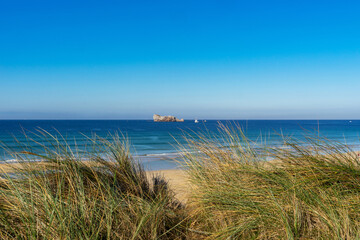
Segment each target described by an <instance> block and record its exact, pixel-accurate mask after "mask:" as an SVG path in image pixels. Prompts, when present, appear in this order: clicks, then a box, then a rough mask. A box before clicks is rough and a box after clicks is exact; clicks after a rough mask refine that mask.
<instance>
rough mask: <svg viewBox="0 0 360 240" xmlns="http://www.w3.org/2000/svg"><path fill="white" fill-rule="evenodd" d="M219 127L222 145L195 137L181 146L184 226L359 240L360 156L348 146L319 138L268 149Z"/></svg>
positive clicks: (214, 235)
mask: <svg viewBox="0 0 360 240" xmlns="http://www.w3.org/2000/svg"><path fill="white" fill-rule="evenodd" d="M221 128H222V133H223V139H226V141H225V144H226V145H227V146H229V147H227V148H224V147H221V146H222V145H224V142H221V143H220V142H218V141H216V140H213V139H214V138H209V137H205V136H204V135H198V136H196V138H192V137H188V143H189V146H192V147H191V149H190V150H187V151H186V150H185V149H184V151H185V156H184V157H185V164H184V165H185V167H186V168H187V173H188V175H189V179H190V181H191V183H192V193H191V198H190V200H189V205H188V206H187V207H188V208H189V211H190V210H191V213H190V216H191V219H192V221H191V222H192V223H191V226H190V228H191V229H195V230H198V231H199V232H202V233H203V236H204V238H206V239H360V161H359V156H358V155H357V154H356V153H354V152H353V151H352V150H351V149H350V148H348V147H347V146H345V145H342V144H339V143H335V142H330V141H327V140H326V139H322V138H320V137H315V138H311V137H307V138H306V140H305V141H303V142H298V141H295V140H293V139H291V138H290V139H287V138H284V146H283V147H282V148H269V147H266V146H264V145H260V146H259V145H256V144H255V143H252V142H250V141H249V140H248V139H246V137H245V136H244V134H243V133H242V132H241V130H240V129H236V128H229V127H224V126H222V127H221ZM199 139H200V140H199ZM269 158H270V159H273V160H272V161H270V162H269V161H264V160H266V159H269Z"/></svg>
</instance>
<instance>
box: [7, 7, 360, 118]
mask: <svg viewBox="0 0 360 240" xmlns="http://www.w3.org/2000/svg"><path fill="white" fill-rule="evenodd" d="M359 13H360V2H359V1H329V0H327V1H307V0H303V1H289V0H286V1H224V0H222V1H210V0H206V1H184V0H178V1H177V0H171V1H169V0H166V1H156V0H155V1H66V0H62V1H49V0H46V1H36V0H34V1H27V0H26V1H25V0H24V1H17V0H11V1H1V3H0V90H1V94H0V119H17V118H21V119H24V118H25V119H44V118H48V119H54V118H55V119H64V118H65V119H69V118H71V119H79V118H97V119H99V118H105V119H109V118H113V119H139V118H140V119H141V118H142V119H145V118H147V119H149V118H151V117H152V114H153V113H159V114H173V115H176V116H178V117H181V118H207V119H211V118H212V119H324V118H325V119H339V118H340V119H349V118H353V119H355V118H360V14H359Z"/></svg>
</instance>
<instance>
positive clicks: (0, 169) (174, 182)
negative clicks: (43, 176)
mask: <svg viewBox="0 0 360 240" xmlns="http://www.w3.org/2000/svg"><path fill="white" fill-rule="evenodd" d="M85 163H86V164H89V165H94V163H93V162H85ZM31 164H35V165H43V164H44V163H42V162H33V163H31ZM39 167H40V166H39ZM18 168H21V164H20V163H4V164H0V173H9V172H14V169H18ZM147 174H148V177H149V178H152V177H153V176H157V175H160V176H163V177H164V178H165V179H166V180H167V181H168V183H169V186H170V189H172V190H173V191H174V193H175V196H176V198H177V199H179V200H180V201H181V202H184V203H185V202H186V200H187V196H188V193H189V189H190V185H189V184H188V181H187V177H186V174H185V171H183V170H180V169H171V170H157V171H147Z"/></svg>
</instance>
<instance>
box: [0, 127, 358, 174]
mask: <svg viewBox="0 0 360 240" xmlns="http://www.w3.org/2000/svg"><path fill="white" fill-rule="evenodd" d="M219 123H222V124H225V125H233V126H234V125H237V126H240V127H241V128H242V129H243V131H244V133H245V134H246V136H247V137H248V138H250V139H251V140H254V141H257V142H259V141H262V142H266V144H267V145H276V144H279V142H280V141H281V137H280V136H279V134H282V135H284V136H292V137H294V138H297V139H300V140H301V139H303V137H304V134H311V132H313V133H314V132H316V134H318V133H319V134H320V135H321V136H324V137H327V138H328V139H330V140H335V141H339V142H346V143H347V144H348V145H350V146H352V147H353V148H354V149H355V150H356V149H360V141H359V139H360V138H359V136H360V120H320V121H317V120H233V121H228V120H227V121H217V120H208V121H206V122H203V121H200V122H199V123H195V122H194V121H190V120H188V121H185V122H179V123H166V122H153V121H152V120H1V121H0V142H1V143H2V144H3V145H6V146H7V147H9V148H11V149H12V150H13V151H19V150H21V148H20V145H22V144H23V145H33V146H31V147H34V149H36V144H34V143H32V142H28V141H26V139H25V136H24V132H25V133H27V134H28V135H29V136H30V137H34V136H33V135H32V132H36V131H38V130H39V129H42V130H45V131H47V132H49V133H50V134H54V135H62V137H64V138H65V139H66V141H67V143H68V144H69V145H70V146H71V147H75V145H76V146H77V147H78V148H80V149H81V148H82V147H84V146H85V145H86V144H87V143H88V139H87V137H91V136H93V135H94V134H96V135H97V136H99V137H102V138H108V139H110V135H113V134H116V133H120V134H123V135H124V136H126V137H127V138H128V139H129V141H130V143H131V146H132V148H131V151H132V152H133V154H134V155H135V156H136V157H137V158H138V159H139V161H141V162H142V163H143V164H144V166H145V168H146V169H149V170H157V169H172V168H176V167H177V163H176V162H175V161H173V160H172V159H173V158H175V157H176V156H177V154H176V152H177V151H178V149H177V147H176V146H177V141H178V142H180V143H183V144H185V141H184V139H183V136H184V133H185V132H187V133H201V132H202V133H203V132H205V131H207V132H212V133H215V134H216V133H217V130H218V128H219ZM15 138H16V139H17V141H14V139H15ZM43 143H44V144H47V143H46V142H43ZM0 161H13V159H12V156H10V155H9V154H8V153H7V152H6V151H5V150H4V149H0Z"/></svg>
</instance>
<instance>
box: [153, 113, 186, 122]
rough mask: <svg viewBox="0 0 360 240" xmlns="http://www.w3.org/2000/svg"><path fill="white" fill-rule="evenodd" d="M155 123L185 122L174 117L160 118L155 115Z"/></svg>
mask: <svg viewBox="0 0 360 240" xmlns="http://www.w3.org/2000/svg"><path fill="white" fill-rule="evenodd" d="M153 119H154V122H183V121H184V119H177V118H176V117H174V116H160V115H158V114H154V116H153Z"/></svg>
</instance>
